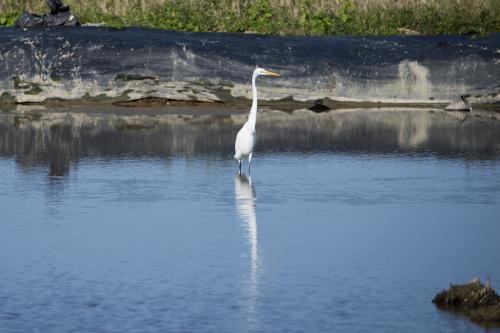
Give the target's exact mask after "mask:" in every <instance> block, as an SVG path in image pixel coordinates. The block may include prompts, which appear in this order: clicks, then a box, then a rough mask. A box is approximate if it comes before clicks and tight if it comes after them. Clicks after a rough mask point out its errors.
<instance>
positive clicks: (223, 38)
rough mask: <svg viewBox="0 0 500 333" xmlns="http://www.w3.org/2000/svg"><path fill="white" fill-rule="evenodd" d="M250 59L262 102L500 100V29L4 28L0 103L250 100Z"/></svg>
mask: <svg viewBox="0 0 500 333" xmlns="http://www.w3.org/2000/svg"><path fill="white" fill-rule="evenodd" d="M256 65H260V66H265V67H269V68H272V69H273V70H275V71H279V72H280V73H281V74H282V77H281V78H278V79H273V80H272V81H271V80H266V79H262V80H260V82H259V86H260V90H259V92H260V95H259V97H260V98H261V99H262V100H284V101H289V102H290V101H292V102H296V101H302V102H304V101H307V102H308V103H309V104H310V105H312V103H313V101H315V100H317V99H325V100H326V101H336V102H338V101H362V102H375V103H377V102H383V103H424V104H429V103H448V102H449V101H451V100H454V99H456V97H457V96H459V95H469V96H470V97H469V100H470V101H471V102H472V103H498V102H499V101H500V95H499V91H500V85H499V83H498V82H500V34H492V35H489V36H486V37H484V38H469V37H467V36H406V37H274V36H259V35H242V34H227V33H184V32H174V31H165V30H153V29H139V28H129V29H123V30H114V29H107V28H95V27H80V28H45V29H30V30H26V31H23V30H19V29H13V28H0V96H1V97H0V101H1V103H4V104H5V103H33V102H50V101H54V100H55V101H58V100H72V101H78V102H91V103H101V102H103V103H110V102H113V103H123V102H126V101H132V100H133V101H138V100H141V99H147V100H150V101H151V100H155V99H156V100H158V99H168V100H173V101H178V100H184V101H185V100H188V101H198V102H214V101H215V102H224V103H233V104H235V103H236V104H239V103H243V104H244V103H246V101H248V99H249V98H250V96H251V89H250V86H249V81H250V80H249V77H250V75H251V72H252V70H253V68H254V67H255V66H256Z"/></svg>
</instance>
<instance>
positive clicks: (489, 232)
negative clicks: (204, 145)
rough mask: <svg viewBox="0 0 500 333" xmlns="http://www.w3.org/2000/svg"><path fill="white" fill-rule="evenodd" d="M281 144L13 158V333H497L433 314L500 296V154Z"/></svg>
mask: <svg viewBox="0 0 500 333" xmlns="http://www.w3.org/2000/svg"><path fill="white" fill-rule="evenodd" d="M88 144H89V145H90V146H91V147H90V148H92V145H97V143H88ZM149 144H151V143H148V142H147V141H145V142H144V145H145V146H147V145H149ZM83 146H84V145H83V144H82V145H80V150H82V149H83V148H81V147H83ZM87 148H88V147H87ZM87 148H86V149H87ZM90 148H89V149H90ZM94 148H95V149H98V148H97V146H96V147H94ZM268 148H269V149H266V148H264V147H261V151H260V152H259V151H257V152H256V153H255V155H254V161H253V162H254V164H253V169H252V172H251V177H248V171H246V175H245V176H238V175H236V171H237V163H236V161H234V160H232V159H231V153H230V152H229V151H227V152H226V151H225V150H223V152H222V153H220V154H213V153H204V152H196V153H187V152H177V153H174V154H166V155H162V154H150V152H149V151H148V153H147V154H145V155H142V156H135V155H133V154H132V155H130V154H128V155H127V154H111V153H110V154H104V153H96V154H87V155H84V156H83V155H82V156H80V157H79V158H78V160H76V159H74V158H73V157H68V160H70V161H71V163H69V165H68V166H67V168H66V169H65V171H64V172H63V173H62V174H60V175H53V172H48V167H47V165H46V164H44V163H42V162H39V163H38V162H37V163H32V164H29V163H28V165H27V163H26V162H25V161H24V162H20V160H22V158H21V157H20V155H21V153H17V154H12V153H10V152H9V153H2V154H1V155H0V175H1V177H0V189H1V191H0V263H1V264H0V281H1V284H0V332H2V333H4V332H5V333H11V332H330V331H335V332H484V331H485V329H483V328H481V327H480V326H477V325H476V324H474V323H471V322H469V321H468V320H467V319H465V318H462V317H460V316H457V315H453V314H450V313H447V312H443V311H440V310H438V309H436V308H435V307H434V305H433V304H432V303H431V300H432V298H433V297H434V295H435V294H436V293H437V292H439V291H440V290H442V289H444V288H446V287H448V285H449V283H450V282H455V283H462V282H466V281H468V280H469V279H471V278H472V277H475V276H478V277H481V278H482V279H485V278H486V277H487V276H488V275H489V276H490V277H491V282H492V285H493V287H497V288H498V287H499V286H500V251H499V245H498V244H499V237H500V159H499V158H497V157H496V156H488V157H487V158H480V157H478V156H476V157H474V158H471V157H464V156H460V155H456V156H455V155H454V154H448V155H447V156H442V154H435V153H433V152H432V149H433V148H432V147H427V148H426V149H425V151H424V152H415V151H397V152H394V153H385V152H371V151H368V152H367V151H365V150H357V149H345V150H338V149H330V150H328V149H327V148H325V147H323V148H322V149H321V151H314V149H312V150H311V151H310V152H308V151H306V150H304V149H300V150H297V151H294V150H293V147H288V148H287V150H286V151H282V152H280V151H279V149H278V148H279V147H277V146H273V147H268ZM195 150H196V149H195ZM80 152H81V151H80ZM42 153H43V149H42V150H41V152H38V153H37V154H29V156H31V157H29V158H31V159H36V158H37V157H36V156H39V155H40V154H42ZM25 154H28V153H26V152H25ZM74 154H75V152H71V154H70V155H71V156H73V155H74ZM139 155H140V154H139ZM33 156H35V157H33ZM29 158H28V159H29ZM244 167H246V166H244ZM499 331H500V330H489V332H499Z"/></svg>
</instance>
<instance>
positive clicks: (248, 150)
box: [234, 68, 279, 172]
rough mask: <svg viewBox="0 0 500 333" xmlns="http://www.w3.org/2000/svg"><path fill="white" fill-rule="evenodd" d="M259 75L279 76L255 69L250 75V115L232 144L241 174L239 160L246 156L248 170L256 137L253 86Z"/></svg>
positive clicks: (254, 91)
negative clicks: (251, 95)
mask: <svg viewBox="0 0 500 333" xmlns="http://www.w3.org/2000/svg"><path fill="white" fill-rule="evenodd" d="M261 75H270V76H279V74H276V73H273V72H271V71H268V70H266V69H263V68H256V69H255V70H254V71H253V75H252V94H253V100H252V108H251V109H250V115H249V116H248V120H247V121H246V123H245V124H244V125H243V127H242V128H241V129H240V130H239V132H238V134H237V135H236V141H235V143H234V158H235V159H236V160H238V162H239V164H240V172H241V160H242V159H243V158H244V157H246V156H248V169H250V164H251V163H252V153H253V148H254V146H255V141H256V135H255V123H256V122H257V86H256V85H255V79H256V78H257V77H258V76H261Z"/></svg>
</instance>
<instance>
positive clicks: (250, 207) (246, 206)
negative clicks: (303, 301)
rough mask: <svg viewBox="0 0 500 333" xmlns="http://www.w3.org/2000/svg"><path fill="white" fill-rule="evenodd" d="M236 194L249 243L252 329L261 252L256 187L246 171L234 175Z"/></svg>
mask: <svg viewBox="0 0 500 333" xmlns="http://www.w3.org/2000/svg"><path fill="white" fill-rule="evenodd" d="M234 196H235V201H236V211H237V213H238V216H239V218H240V219H241V221H242V223H243V227H244V229H245V238H246V239H247V241H248V244H249V247H250V248H249V256H248V257H249V260H250V272H249V275H248V284H247V288H246V290H245V293H246V297H245V298H246V299H247V300H248V304H247V305H248V309H247V315H248V317H247V322H248V325H249V326H250V328H251V329H252V330H255V329H257V328H258V327H257V326H258V324H257V319H256V317H257V314H256V303H257V298H258V295H259V291H258V285H259V282H258V277H259V266H260V260H259V253H258V236H257V214H256V211H255V208H256V196H255V188H254V186H253V184H252V178H251V176H250V175H249V176H247V175H245V174H244V173H237V174H236V176H235V177H234Z"/></svg>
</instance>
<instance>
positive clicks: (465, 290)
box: [432, 279, 500, 327]
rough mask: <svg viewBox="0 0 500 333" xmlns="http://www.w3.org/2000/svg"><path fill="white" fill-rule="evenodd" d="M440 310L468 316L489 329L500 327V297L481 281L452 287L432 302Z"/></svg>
mask: <svg viewBox="0 0 500 333" xmlns="http://www.w3.org/2000/svg"><path fill="white" fill-rule="evenodd" d="M432 302H433V303H434V304H436V306H437V307H438V308H440V309H444V310H448V311H452V312H456V313H460V314H463V315H465V316H467V317H468V318H469V319H470V320H472V321H474V322H476V323H478V324H480V325H483V326H488V327H500V296H498V294H497V293H496V291H495V290H494V289H493V288H492V287H491V286H490V284H489V282H487V283H486V285H483V284H482V283H481V281H480V280H479V279H474V280H472V281H470V282H468V283H466V284H462V285H451V286H450V287H449V288H448V289H447V290H444V291H442V292H440V293H439V294H437V295H436V297H434V299H433V300H432Z"/></svg>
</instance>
